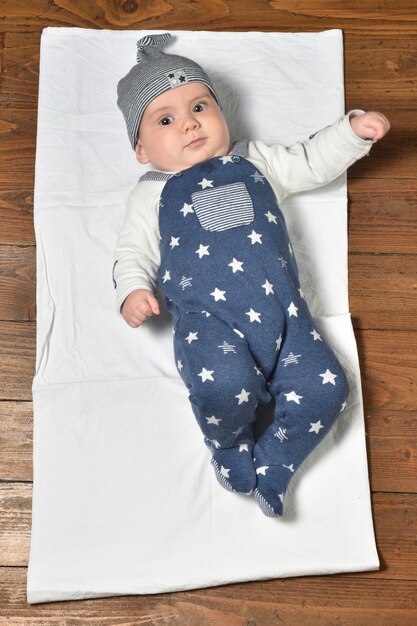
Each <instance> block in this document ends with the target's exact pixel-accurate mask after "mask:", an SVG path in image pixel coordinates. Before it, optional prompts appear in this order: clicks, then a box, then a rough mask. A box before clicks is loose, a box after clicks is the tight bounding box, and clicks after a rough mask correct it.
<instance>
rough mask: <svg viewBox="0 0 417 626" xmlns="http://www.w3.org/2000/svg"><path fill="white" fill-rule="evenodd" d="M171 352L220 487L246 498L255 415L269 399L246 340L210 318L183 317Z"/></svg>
mask: <svg viewBox="0 0 417 626" xmlns="http://www.w3.org/2000/svg"><path fill="white" fill-rule="evenodd" d="M174 350H175V358H176V360H177V367H178V371H179V372H180V374H181V377H182V378H183V380H184V382H185V384H186V386H187V387H188V390H189V393H190V395H189V399H190V401H191V405H192V408H193V411H194V414H195V416H196V419H197V422H198V424H199V426H200V428H201V430H202V432H203V434H204V441H205V443H206V445H207V446H208V447H209V449H210V450H211V453H212V465H213V467H214V470H215V473H216V477H217V479H218V481H219V483H220V484H221V485H222V486H223V487H224V488H225V489H228V490H229V491H235V492H238V493H244V494H248V495H249V494H251V493H252V492H253V490H254V488H255V485H256V473H255V468H254V464H253V445H254V439H253V432H252V427H253V423H254V421H255V418H256V414H255V411H256V406H257V404H258V402H267V401H268V399H269V398H270V395H269V393H267V392H266V391H265V379H264V377H263V375H262V374H261V373H260V371H259V369H257V367H256V363H255V362H254V360H253V357H252V355H251V353H250V351H249V349H248V346H247V343H246V341H245V340H244V339H242V338H241V337H239V336H238V335H237V334H236V333H235V332H234V331H233V329H231V328H230V327H229V326H228V325H227V324H225V323H224V322H222V321H221V320H220V319H218V318H216V317H215V316H213V315H210V316H207V315H206V314H205V313H202V314H196V313H187V314H181V317H180V319H179V320H178V322H177V324H176V327H175V335H174Z"/></svg>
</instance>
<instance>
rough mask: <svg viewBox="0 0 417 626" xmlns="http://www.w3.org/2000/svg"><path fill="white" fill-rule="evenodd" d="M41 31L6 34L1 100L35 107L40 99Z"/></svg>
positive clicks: (0, 88)
mask: <svg viewBox="0 0 417 626" xmlns="http://www.w3.org/2000/svg"><path fill="white" fill-rule="evenodd" d="M39 45H40V33H25V34H23V33H6V34H5V41H4V52H3V67H2V73H1V78H2V80H1V83H0V102H1V103H2V105H3V106H6V107H15V108H32V109H33V108H34V107H36V106H37V102H38V83H39V55H40V48H39Z"/></svg>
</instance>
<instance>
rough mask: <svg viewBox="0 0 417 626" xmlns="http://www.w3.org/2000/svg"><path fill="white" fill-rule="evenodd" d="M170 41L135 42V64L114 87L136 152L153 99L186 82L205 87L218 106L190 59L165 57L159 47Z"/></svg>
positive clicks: (153, 37)
mask: <svg viewBox="0 0 417 626" xmlns="http://www.w3.org/2000/svg"><path fill="white" fill-rule="evenodd" d="M170 39H171V34H170V33H164V34H163V35H148V36H147V37H143V38H142V39H140V40H139V41H138V43H137V46H138V53H137V64H136V65H134V66H133V67H132V69H131V70H130V71H129V72H128V73H127V74H126V76H124V77H123V78H122V79H121V80H120V81H119V84H118V85H117V105H118V107H119V109H120V110H121V112H122V113H123V117H124V118H125V122H126V126H127V134H128V135H129V140H130V143H131V145H132V148H133V149H135V147H136V141H137V134H138V130H139V125H140V122H141V119H142V116H143V113H144V111H145V109H146V107H147V106H148V104H149V103H150V102H152V100H154V99H155V98H156V97H157V96H159V95H160V94H161V93H164V92H165V91H168V90H169V89H175V87H180V86H181V85H185V84H186V83H203V84H204V85H206V86H207V87H208V88H209V89H210V91H211V93H212V94H213V97H214V98H215V100H216V102H217V104H218V105H219V106H220V102H219V99H218V97H217V94H216V91H215V89H214V87H213V84H212V82H211V80H210V78H209V77H208V76H207V74H206V73H205V72H204V70H203V69H202V68H201V67H200V66H199V65H198V64H197V63H195V62H194V61H192V60H191V59H187V58H186V57H180V56H177V55H174V54H165V53H164V52H163V51H162V50H161V49H160V48H161V47H162V46H164V45H165V44H166V43H168V41H170Z"/></svg>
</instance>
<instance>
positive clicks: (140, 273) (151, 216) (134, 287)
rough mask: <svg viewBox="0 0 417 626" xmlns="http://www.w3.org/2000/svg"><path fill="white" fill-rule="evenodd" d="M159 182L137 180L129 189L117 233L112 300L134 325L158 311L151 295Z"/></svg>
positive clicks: (155, 264) (155, 267)
mask: <svg viewBox="0 0 417 626" xmlns="http://www.w3.org/2000/svg"><path fill="white" fill-rule="evenodd" d="M160 193H161V185H160V183H155V182H152V183H151V182H146V183H139V185H137V186H136V187H135V189H134V190H133V191H132V192H131V194H130V196H129V199H128V202H127V207H126V212H125V217H124V222H123V225H122V228H121V230H120V232H119V236H118V240H117V244H116V249H115V263H114V269H113V278H114V286H115V289H116V303H117V308H118V310H119V312H120V313H121V315H122V317H123V319H124V320H125V321H126V322H127V324H129V326H131V327H132V328H137V327H138V326H140V325H141V324H143V322H144V321H146V319H147V318H148V317H150V316H151V315H157V314H158V313H159V304H158V301H157V299H156V296H155V289H156V281H157V272H158V267H159V261H160V254H159V224H158V221H159V220H158V203H159V197H160Z"/></svg>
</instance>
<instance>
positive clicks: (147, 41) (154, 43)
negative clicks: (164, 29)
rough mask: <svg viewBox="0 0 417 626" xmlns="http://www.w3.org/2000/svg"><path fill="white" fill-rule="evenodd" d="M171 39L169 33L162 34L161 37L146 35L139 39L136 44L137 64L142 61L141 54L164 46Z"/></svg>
mask: <svg viewBox="0 0 417 626" xmlns="http://www.w3.org/2000/svg"><path fill="white" fill-rule="evenodd" d="M170 39H172V35H171V33H163V34H161V35H146V36H145V37H142V39H139V41H138V42H137V47H138V52H137V57H136V59H137V62H138V63H140V62H141V61H142V59H143V53H144V52H145V53H146V52H147V51H150V49H151V48H158V47H160V46H165V44H167V43H168V41H170Z"/></svg>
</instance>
